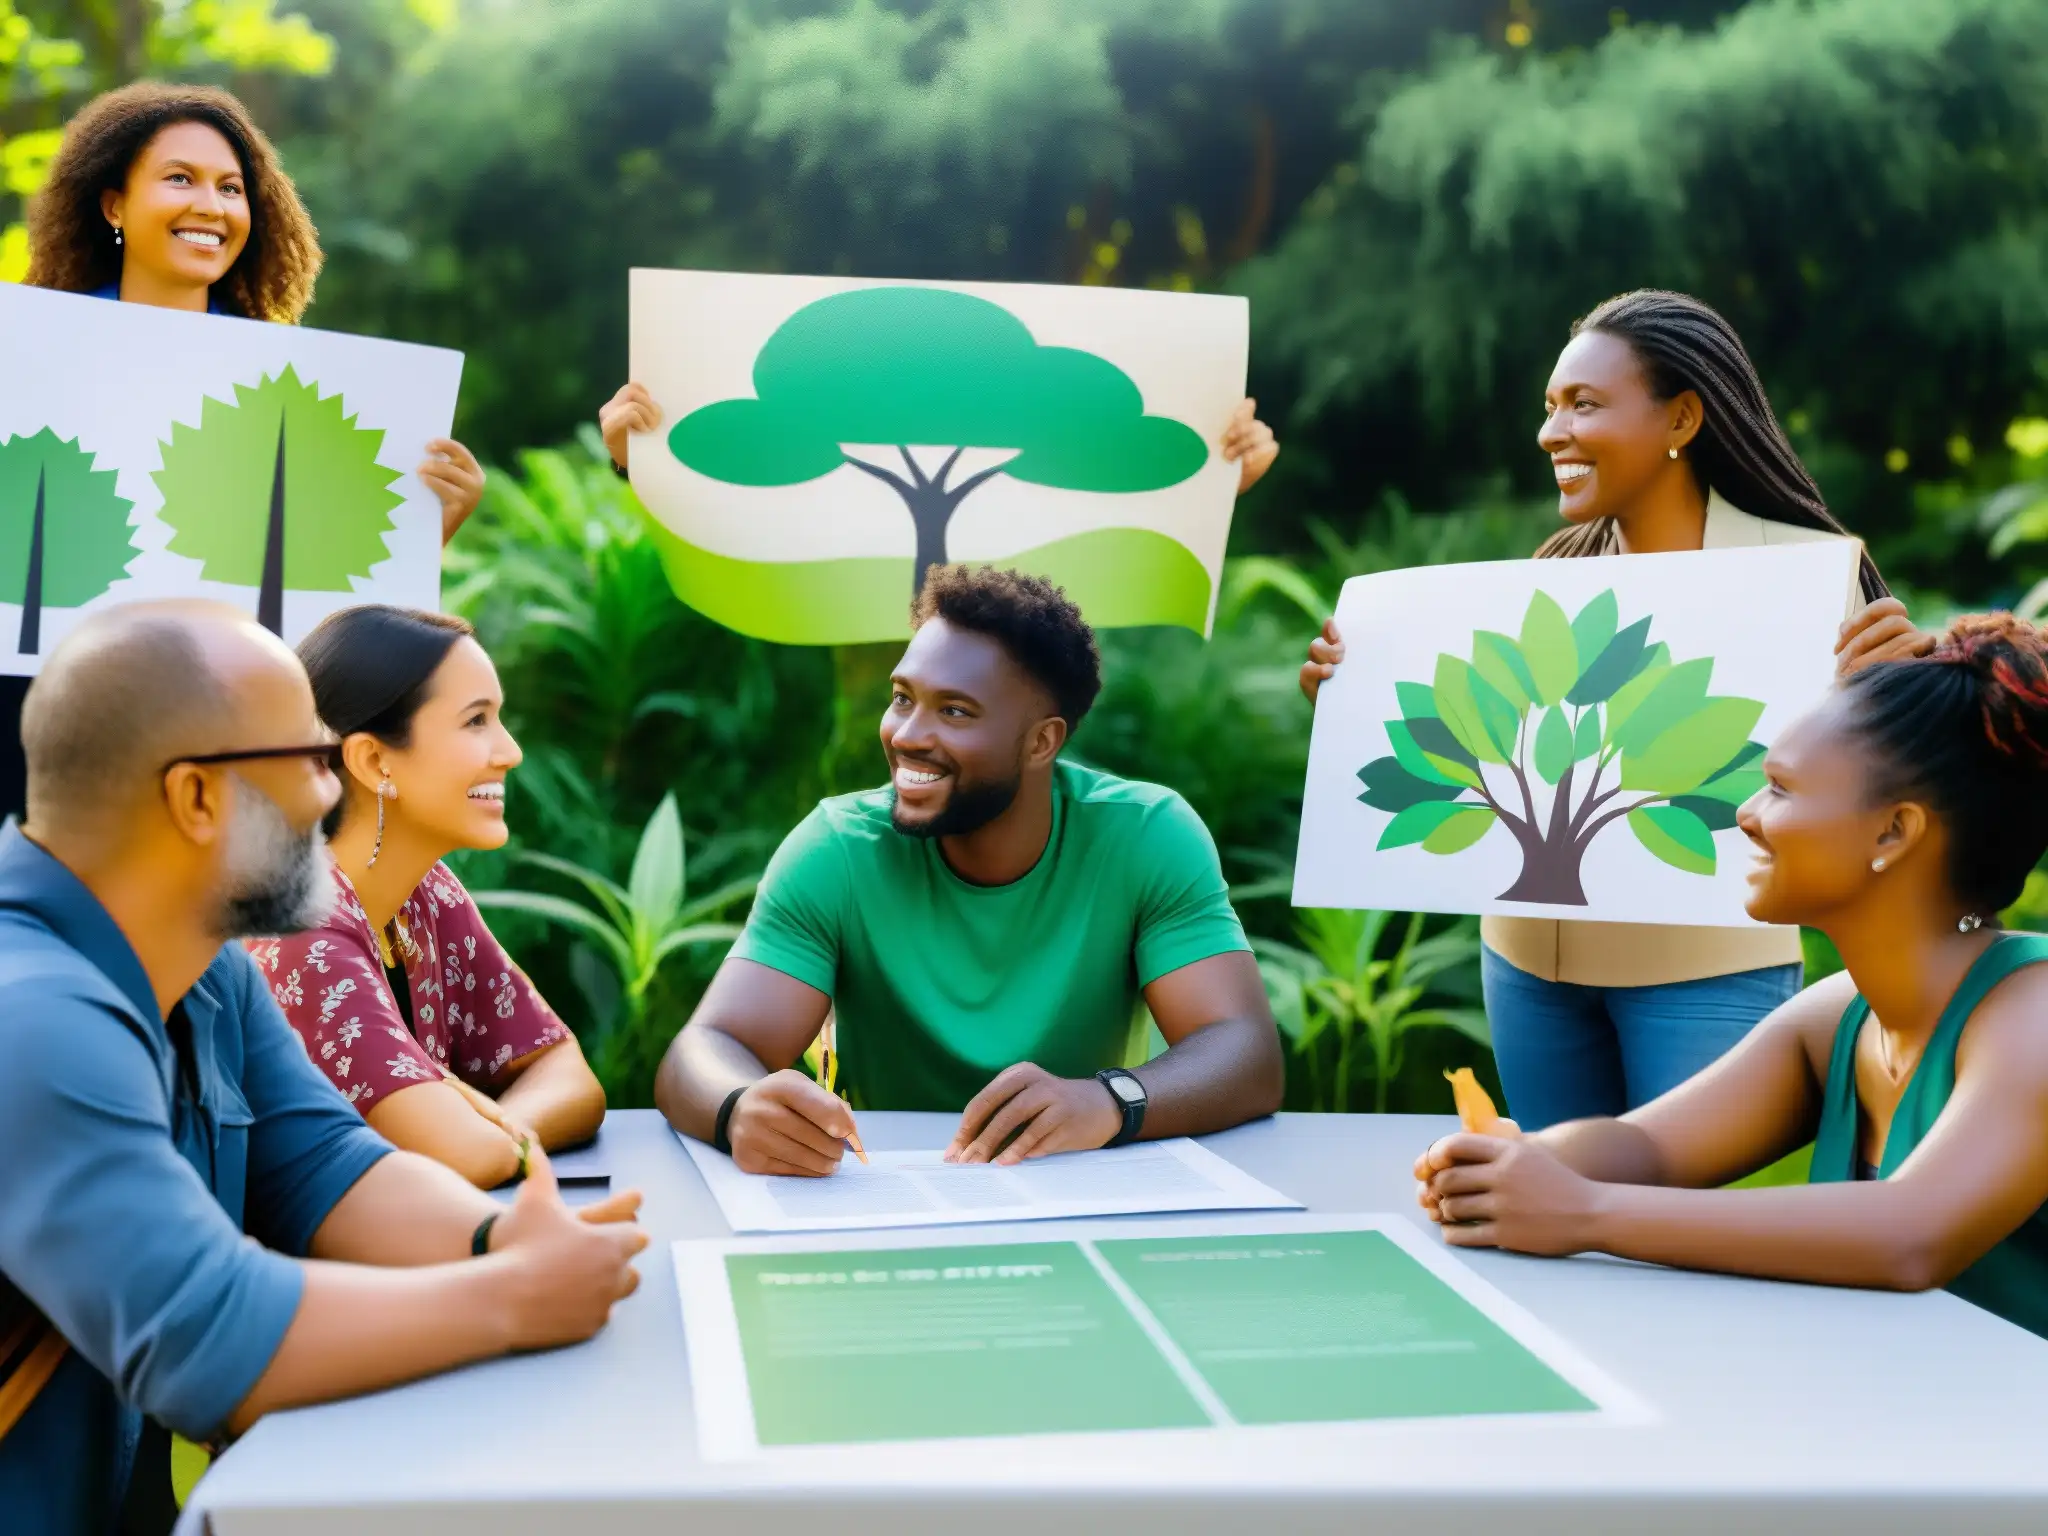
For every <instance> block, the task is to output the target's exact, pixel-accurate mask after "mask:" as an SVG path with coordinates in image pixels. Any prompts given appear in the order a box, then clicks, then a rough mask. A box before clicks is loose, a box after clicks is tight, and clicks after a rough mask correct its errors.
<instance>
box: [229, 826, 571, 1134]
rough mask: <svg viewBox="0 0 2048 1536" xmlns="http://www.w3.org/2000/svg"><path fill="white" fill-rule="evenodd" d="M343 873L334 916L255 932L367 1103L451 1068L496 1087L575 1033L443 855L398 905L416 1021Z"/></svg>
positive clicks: (295, 1015) (293, 1002) (295, 1014)
mask: <svg viewBox="0 0 2048 1536" xmlns="http://www.w3.org/2000/svg"><path fill="white" fill-rule="evenodd" d="M334 882H335V885H336V887H337V897H338V900H337V901H336V904H335V908H334V915H333V916H332V917H330V918H329V919H328V920H327V923H326V925H325V926H324V927H321V928H317V929H314V930H313V931H312V932H310V933H300V934H294V935H292V936H291V937H289V938H283V939H250V940H248V941H247V943H248V949H249V953H250V954H251V955H252V956H253V957H254V958H255V960H256V964H257V965H258V966H259V967H260V968H261V969H262V971H263V973H264V975H265V976H266V977H268V978H269V981H270V990H271V992H272V994H273V995H274V996H275V997H276V998H277V1003H278V1006H279V1007H280V1008H282V1009H283V1010H284V1016H285V1017H286V1018H287V1019H289V1020H291V1023H292V1028H294V1029H296V1030H297V1031H298V1032H299V1039H300V1040H301V1041H302V1042H303V1043H304V1044H305V1047H306V1054H307V1055H309V1056H311V1057H312V1058H313V1063H314V1065H315V1066H317V1067H319V1068H321V1070H323V1071H324V1072H326V1074H327V1076H328V1079H329V1080H330V1081H331V1082H332V1083H333V1084H334V1086H335V1087H336V1088H339V1089H340V1090H341V1092H342V1093H343V1094H344V1095H345V1096H346V1097H347V1099H348V1101H349V1102H350V1103H351V1104H353V1105H355V1106H356V1108H357V1109H358V1110H360V1111H362V1112H363V1113H364V1114H367V1113H369V1109H370V1106H371V1105H372V1104H374V1103H375V1102H376V1101H377V1100H378V1099H380V1098H389V1097H390V1096H391V1095H392V1094H394V1093H397V1092H398V1091H399V1090H400V1089H401V1088H409V1087H411V1086H412V1085H413V1084H414V1083H428V1082H438V1081H439V1080H440V1079H441V1078H443V1077H447V1076H453V1077H459V1078H461V1079H462V1081H464V1082H465V1083H468V1084H469V1085H470V1086H471V1087H472V1088H478V1089H481V1090H483V1091H484V1092H486V1093H491V1092H495V1091H496V1089H497V1087H498V1086H500V1082H499V1080H500V1078H501V1077H502V1075H503V1073H504V1070H505V1067H506V1065H507V1063H509V1062H513V1061H517V1060H519V1059H520V1058H521V1057H523V1056H530V1055H531V1054H533V1052H535V1051H537V1050H540V1049H541V1048H542V1047H543V1046H548V1045H553V1044H555V1043H556V1042H557V1041H560V1040H566V1039H568V1038H569V1030H568V1026H567V1025H565V1024H563V1023H562V1021H561V1020H560V1019H558V1018H557V1017H555V1014H554V1010H552V1009H551V1008H549V1007H548V1005H547V1004H546V1003H544V1002H542V1001H541V998H540V994H539V993H538V992H536V991H534V989H533V984H532V983H531V982H529V981H528V980H527V979H526V977H525V975H524V974H523V973H522V972H521V971H520V969H519V967H518V966H516V965H514V964H513V963H512V960H511V957H510V956H508V955H507V954H506V953H505V951H504V949H503V947H502V946H500V945H499V943H498V941H497V940H496V939H494V938H492V937H491V930H490V929H489V928H487V927H485V926H484V920H483V914H482V913H480V912H478V911H477V909H476V904H475V903H474V902H472V901H471V900H470V899H469V892H467V891H465V890H464V889H463V888H462V882H461V881H460V880H457V879H456V878H455V876H454V875H453V874H452V873H450V872H449V870H448V868H447V866H446V865H443V864H436V865H435V866H434V867H433V869H431V870H430V871H428V873H427V877H426V879H424V880H422V881H421V882H420V883H419V886H418V888H417V889H416V890H414V891H413V893H412V895H411V896H410V897H408V898H407V899H406V902H405V905H404V906H403V907H401V908H399V912H398V923H397V927H398V934H399V940H398V942H397V943H396V944H395V945H394V946H393V955H394V957H395V958H397V959H399V960H401V961H402V963H403V965H404V969H405V981H406V989H407V991H408V992H410V994H411V1002H412V1014H413V1022H414V1025H415V1029H416V1030H417V1033H415V1030H414V1029H407V1028H406V1026H405V1016H404V1014H402V1013H401V1012H400V1011H399V1007H398V1000H397V998H396V997H394V996H393V995H392V991H391V984H390V982H389V981H388V980H387V979H386V978H385V975H384V962H383V959H382V958H381V956H380V954H379V950H378V945H377V935H376V933H375V931H374V930H372V929H371V927H370V920H369V918H368V917H367V916H365V915H364V913H363V905H362V903H361V902H360V901H359V900H357V899H356V891H355V887H354V886H353V885H351V884H350V883H349V879H348V876H346V875H344V874H343V873H342V872H341V871H340V870H339V869H336V870H335V871H334Z"/></svg>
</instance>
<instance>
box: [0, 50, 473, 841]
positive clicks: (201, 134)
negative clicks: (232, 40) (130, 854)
mask: <svg viewBox="0 0 2048 1536" xmlns="http://www.w3.org/2000/svg"><path fill="white" fill-rule="evenodd" d="M28 233H29V266H28V277H27V282H28V283H29V285H30V286H32V287H37V288H55V289H58V290H60V291H62V292H66V293H82V294H89V295H91V296H93V297H95V298H102V299H118V300H121V301H124V302H126V303H130V304H153V305H156V306H157V307H159V308H162V309H186V310H192V311H194V312H198V313H208V314H216V315H233V316H236V317H238V318H240V319H244V320H271V321H276V322H278V323H279V324H283V325H296V324H297V323H298V321H299V317H300V316H301V315H303V314H304V313H305V311H306V306H307V305H309V304H311V303H312V302H313V280H314V279H315V278H316V277H318V276H319V274H320V261H321V257H320V237H319V235H318V233H317V232H316V231H315V230H314V228H313V221H312V220H311V219H309V218H308V217H307V216H306V209H305V206H304V205H303V204H302V203H301V202H300V201H299V194H298V191H297V190H296V189H295V188H294V187H293V186H292V182H291V178H290V177H288V176H287V175H285V173H284V168H283V167H282V166H281V165H280V164H279V163H278V158H277V151H276V150H274V149H273V148H272V147H271V144H270V141H269V140H268V139H266V138H265V137H264V136H263V134H262V132H261V131H260V130H259V129H258V128H257V127H256V125H255V123H254V122H253V121H251V119H250V117H249V113H248V110H247V109H246V108H245V107H243V105H242V104H241V102H239V101H237V100H236V99H235V98H234V97H233V96H230V95H229V94H228V93H227V92H226V91H219V90H213V89H211V88H209V87H205V86H193V85H159V84H157V83H156V82H154V81H148V80H144V81H139V82H137V83H136V84H134V85H127V86H123V87H122V88H121V89H120V90H117V91H108V92H107V93H106V94H105V95H102V96H98V97H95V98H94V99H93V100H92V101H90V102H88V103H87V104H86V105H85V106H84V108H82V109H81V110H80V111H79V113H78V115H77V116H76V117H74V118H73V119H72V120H71V123H70V126H69V127H67V128H66V129H65V130H64V142H63V145H62V147H61V148H59V150H58V151H57V159H56V163H55V164H54V165H53V166H52V167H51V170H50V180H49V183H48V185H46V186H45V187H44V188H43V190H42V191H41V192H39V193H37V194H36V197H35V199H34V201H33V202H31V203H30V205H29V210H28ZM116 376H117V377H118V372H117V374H116ZM427 452H428V454H429V455H430V457H429V458H428V460H427V462H426V463H425V464H423V465H421V466H420V470H419V476H420V479H421V480H422V481H424V482H425V483H426V484H427V486H428V487H429V488H430V489H431V490H432V491H433V492H434V494H435V495H436V496H438V497H439V498H440V500H441V538H442V541H443V542H444V543H445V542H446V541H447V540H448V539H450V538H452V537H454V534H455V530H456V529H458V528H460V527H461V526H462V524H463V521H464V520H465V519H466V518H467V517H468V516H469V514H470V513H471V512H472V511H474V510H475V508H476V504H477V500H478V498H480V497H481V496H482V495H483V487H484V473H483V470H482V469H481V468H480V467H479V466H478V464H477V461H476V459H475V457H474V456H473V455H472V454H471V453H470V451H469V450H468V449H467V448H465V447H463V446H462V444H460V443H458V442H455V441H453V440H451V439H448V438H439V439H436V440H435V441H433V442H430V443H429V444H427ZM27 686H28V679H27V678H12V677H10V678H0V816H4V815H6V814H7V813H8V812H10V811H19V810H20V809H21V808H22V774H23V766H22V760H21V743H20V739H19V738H20V731H19V729H18V722H19V720H20V718H21V701H22V698H23V696H24V695H25V693H26V692H27Z"/></svg>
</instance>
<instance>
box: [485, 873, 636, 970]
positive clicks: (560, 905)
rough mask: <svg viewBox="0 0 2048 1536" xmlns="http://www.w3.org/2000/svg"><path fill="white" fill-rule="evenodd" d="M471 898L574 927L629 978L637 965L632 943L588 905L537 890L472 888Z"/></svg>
mask: <svg viewBox="0 0 2048 1536" xmlns="http://www.w3.org/2000/svg"><path fill="white" fill-rule="evenodd" d="M470 900H472V901H474V902H475V903H476V904H477V905H478V906H479V907H483V908H487V909H490V910H494V911H499V912H524V913H526V914H528V915H529V916H531V917H538V918H540V919H542V920H543V921H544V922H550V923H559V924H561V925H562V926H563V927H564V928H569V929H573V930H574V931H575V932H577V933H580V934H582V935H583V936H584V937H585V938H588V939H594V940H595V941H596V942H597V943H598V944H599V945H600V946H601V947H602V948H603V950H604V952H605V954H606V956H607V957H609V958H610V960H611V962H612V964H613V965H615V966H616V967H618V972H619V975H620V976H621V977H623V978H625V979H626V980H628V981H631V980H632V978H633V976H634V974H635V972H636V971H638V969H639V967H638V965H636V964H635V962H634V958H633V950H632V946H631V945H629V944H628V943H627V942H626V938H625V936H624V935H623V934H621V933H620V932H619V931H618V929H616V928H614V927H613V926H612V925H611V924H610V923H607V922H606V921H605V920H604V919H603V918H601V917H599V916H598V915H597V914H596V913H595V912H593V911H591V910H590V908H588V907H579V906H578V905H576V903H575V902H573V901H570V900H569V899H568V898H567V897H564V896H549V895H546V894H544V893H542V892H540V891H472V892H471V893H470Z"/></svg>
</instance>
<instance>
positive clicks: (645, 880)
mask: <svg viewBox="0 0 2048 1536" xmlns="http://www.w3.org/2000/svg"><path fill="white" fill-rule="evenodd" d="M684 879H685V874H684V868H683V818H682V814H681V812H679V811H678V810H677V809H676V797H675V796H674V795H673V794H668V795H663V796H662V797H661V804H660V805H658V806H656V807H655V808H654V814H653V815H652V816H650V817H648V818H647V826H646V827H645V828H644V829H643V830H642V831H641V833H640V846H639V848H638V849H637V850H635V852H634V854H633V870H632V873H631V874H630V875H628V876H627V879H626V892H627V895H628V897H629V898H630V899H631V901H632V904H633V914H634V916H635V917H637V918H639V920H640V921H641V922H643V923H645V924H646V925H647V929H648V931H649V932H650V933H652V934H654V935H657V936H658V935H660V934H663V933H666V932H667V931H668V929H669V928H670V926H671V925H673V924H674V922H675V920H676V914H677V913H679V912H680V911H681V910H682V907H683V882H684Z"/></svg>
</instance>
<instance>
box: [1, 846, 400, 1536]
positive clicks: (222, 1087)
mask: <svg viewBox="0 0 2048 1536" xmlns="http://www.w3.org/2000/svg"><path fill="white" fill-rule="evenodd" d="M188 1031H189V1049H188V1050H183V1051H181V1050H180V1049H179V1048H178V1046H174V1044H173V1040H174V1038H175V1039H178V1040H179V1042H180V1044H181V1045H183V1044H185V1043H186V1036H187V1032H188ZM390 1150H391V1148H390V1145H389V1144H388V1143H387V1142H385V1141H384V1139H383V1138H382V1137H380V1136H378V1135H377V1133H376V1132H374V1131H372V1130H371V1129H370V1128H369V1127H368V1126H366V1125H365V1124H364V1123H363V1121H362V1117H361V1116H359V1115H358V1114H357V1113H356V1112H355V1110H354V1109H353V1108H352V1107H350V1105H349V1104H348V1103H347V1101H346V1100H344V1099H343V1098H342V1096H341V1095H340V1094H338V1093H336V1092H335V1091H334V1089H333V1088H332V1087H330V1086H329V1085H328V1083H327V1082H326V1080H325V1079H323V1078H322V1077H321V1076H320V1074H319V1073H318V1072H317V1071H316V1070H315V1069H314V1067H313V1064H312V1063H311V1062H309V1061H308V1060H307V1059H306V1053H305V1048H304V1047H303V1046H301V1045H300V1044H299V1039H298V1036H297V1035H295V1034H293V1033H292V1029H291V1026H290V1025H289V1024H287V1023H286V1022H285V1020H284V1017H283V1015H282V1014H280V1013H279V1012H278V1010H277V1005H276V1003H275V1002H273V1001H272V999H271V996H270V991H269V988H268V987H266V986H265V985H264V984H263V981H262V979H261V978H260V977H259V976H258V975H257V974H256V971H255V968H254V965H253V964H252V962H251V961H250V960H249V958H248V957H247V955H246V954H244V953H243V951H242V948H241V946H240V945H234V944H231V945H228V946H227V947H225V948H224V949H222V950H221V952H220V954H219V955H218V956H216V957H215V959H214V961H213V963H212V965H210V966H208V967H207V969H206V972H205V974H204V975H202V976H201V977H200V979H199V981H198V983H197V984H196V985H195V986H194V987H193V988H192V990H191V991H190V992H188V993H186V994H185V996H184V998H183V999H181V1000H180V1002H179V1003H178V1005H177V1006H176V1007H175V1008H173V1009H172V1010H171V1021H170V1023H169V1024H168V1025H167V1023H166V1021H165V1020H164V1019H163V1018H162V1017H161V1016H160V1015H159V1013H158V1011H157V1005H156V999H155V996H154V994H153V992H152V990H151V987H150V984H149V979H148V977H147V975H146V974H145V973H144V971H143V969H142V962H141V961H140V960H138V959H137V958H136V955H135V951H134V950H133V948H131V947H130V945H129V943H128V940H127V938H126V937H125V936H124V935H123V934H122V932H121V930H120V928H119V927H117V926H116V925H115V923H114V920H113V918H112V917H110V916H109V915H108V914H107V910H106V908H104V907H102V906H101V905H100V904H99V902H98V901H97V900H96V899H95V898H94V897H93V895H92V893H91V892H90V891H88V890H87V889H86V888H85V886H84V885H82V884H81V883H80V882H79V881H78V879H77V878H76V877H75V876H74V875H72V874H71V872H70V871H69V870H68V869H66V868H65V867H64V866H63V865H62V864H60V863H59V862H58V861H57V860H56V859H54V858H52V857H51V856H50V855H49V854H47V853H45V852H44V851H43V850H42V849H41V848H39V847H38V846H37V845H36V844H34V843H32V842H30V841H29V840H28V839H27V838H26V837H24V836H22V834H21V832H20V831H19V830H18V829H17V828H16V827H14V826H13V825H12V824H11V823H10V824H9V825H8V826H7V827H6V828H5V829H4V831H0V1275H5V1277H6V1278H7V1279H8V1280H9V1281H11V1282H12V1283H13V1284H14V1285H16V1286H17V1287H19V1288H20V1290H21V1291H22V1292H23V1293H24V1294H25V1295H26V1296H27V1297H28V1299H29V1300H30V1301H32V1302H34V1303H35V1304H36V1306H38V1307H40V1308H41V1309H42V1311H43V1314H44V1315H45V1316H46V1317H48V1318H49V1319H50V1321H51V1322H52V1323H54V1324H55V1325H56V1326H57V1329H58V1331H59V1332H61V1333H62V1334H63V1335H64V1337H65V1338H66V1339H67V1340H68V1341H69V1342H70V1345H71V1350H70V1353H68V1354H67V1355H66V1356H65V1358H64V1361H63V1363H62V1364H61V1365H60V1366H59V1367H58V1369H57V1372H56V1374H55V1375H54V1376H53V1377H52V1378H51V1380H50V1382H49V1384H48V1385H47V1386H45V1387H44V1388H43V1391H42V1394H41V1395H40V1396H39V1397H38V1398H37V1399H36V1401H35V1403H34V1404H33V1405H32V1406H31V1407H30V1408H29V1410H28V1412H27V1414H26V1415H24V1416H23V1418H22V1420H21V1422H20V1423H18V1424H16V1425H15V1427H14V1429H13V1430H12V1432H10V1433H9V1434H8V1435H7V1437H6V1438H5V1439H4V1440H0V1511H4V1512H5V1516H6V1518H5V1519H4V1520H0V1524H4V1525H5V1527H6V1529H7V1531H8V1532H9V1533H10V1536H43V1533H45V1532H49V1533H59V1536H85V1533H95V1536H97V1533H100V1532H105V1531H108V1530H110V1529H111V1528H112V1527H113V1524H114V1522H115V1520H116V1518H117V1516H118V1510H119V1506H120V1503H121V1500H122V1498H123V1495H124V1493H125V1490H126V1488H127V1483H128V1478H129V1473H130V1471H131V1470H132V1468H133V1466H134V1462H135V1452H136V1446H137V1444H138V1442H139V1440H140V1439H141V1434H142V1418H143V1415H145V1414H147V1415H149V1416H150V1417H152V1418H154V1419H156V1420H157V1421H158V1422H160V1423H162V1424H164V1425H166V1426H168V1427H169V1428H171V1429H174V1430H176V1431H178V1432H179V1433H181V1434H184V1435H186V1436H188V1437H191V1438H193V1439H205V1438H207V1437H209V1436H211V1435H213V1434H214V1433H216V1432H217V1431H218V1430H219V1429H220V1428H221V1427H222V1425H223V1424H224V1422H225V1421H226V1419H227V1417H228V1415H229V1414H230V1413H232V1412H233V1411H234V1409H235V1407H236V1405H237V1404H239V1403H240V1402H241V1401H242V1399H243V1398H245V1397H247V1396H248V1394H249V1392H250V1389H251V1388H253V1387H254V1386H255V1384H256V1382H257V1380H258V1378H260V1377H261V1376H262V1374H263V1372H264V1370H265V1369H266V1368H267V1367H268V1366H269V1364H270V1360H271V1357H272V1356H273V1355H274V1354H275V1353H276V1352H277V1347H278V1345H279V1344H280V1343H281V1342H282V1341H283V1339H284V1335H285V1330H286V1329H287V1328H288V1327H289V1326H290V1325H291V1320H292V1316H293V1314H294V1313H295V1312H296V1311H297V1309H298V1304H299V1294H300V1290H301V1288H302V1286H303V1283H304V1280H303V1274H302V1271H301V1270H300V1268H299V1266H298V1264H297V1263H295V1262H294V1260H293V1258H290V1257H287V1256H286V1255H303V1254H304V1253H305V1252H306V1250H307V1247H308V1245H309V1244H310V1243H311V1241H312V1237H313V1233H314V1232H315V1231H316V1230H317V1229H318V1228H319V1226H320V1224H321V1223H322V1222H323V1221H325V1220H326V1218H327V1215H328V1213H329V1212H330V1211H331V1210H332V1209H333V1208H334V1206H335V1203H336V1202H337V1201H339V1200H340V1199H341V1197H342V1196H343V1195H344V1194H346V1193H347V1192H348V1190H349V1188H350V1187H351V1186H352V1185H353V1184H354V1183H355V1182H356V1180H357V1179H359V1178H361V1177H362V1175H363V1174H364V1172H365V1171H366V1170H368V1168H369V1167H370V1166H371V1164H373V1163H375V1162H376V1161H377V1160H378V1159H379V1158H380V1157H382V1156H383V1155H384V1154H385V1153H386V1152H388V1151H390ZM245 1233H246V1234H247V1235H246V1236H245V1235H244V1234H245ZM251 1237H253V1238H254V1239H256V1241H254V1242H252V1241H249V1238H251Z"/></svg>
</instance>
